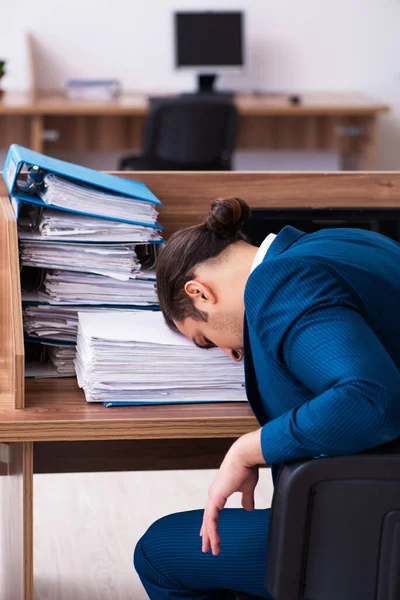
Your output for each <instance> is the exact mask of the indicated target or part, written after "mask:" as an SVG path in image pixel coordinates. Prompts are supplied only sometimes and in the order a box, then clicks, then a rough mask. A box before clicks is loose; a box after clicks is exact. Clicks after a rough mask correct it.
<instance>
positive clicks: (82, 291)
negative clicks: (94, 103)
mask: <svg viewBox="0 0 400 600" xmlns="http://www.w3.org/2000/svg"><path fill="white" fill-rule="evenodd" d="M31 300H41V301H42V302H43V301H46V302H49V303H50V304H57V303H63V304H66V303H67V304H93V305H96V304H97V305H98V304H105V305H127V306H153V305H158V297H157V291H156V280H155V273H154V271H143V272H142V273H140V275H139V276H138V277H136V278H135V279H129V280H128V281H118V280H117V279H112V278H111V277H104V276H102V275H93V274H91V273H75V272H73V271H47V272H46V275H45V278H44V284H43V290H42V291H39V293H38V295H37V296H36V298H31Z"/></svg>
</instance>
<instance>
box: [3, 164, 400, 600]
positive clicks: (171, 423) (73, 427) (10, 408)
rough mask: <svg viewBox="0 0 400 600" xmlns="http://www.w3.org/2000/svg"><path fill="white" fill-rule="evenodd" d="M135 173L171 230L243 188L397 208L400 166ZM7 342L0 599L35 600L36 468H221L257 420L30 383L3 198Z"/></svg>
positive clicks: (257, 198) (258, 201)
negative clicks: (119, 403)
mask: <svg viewBox="0 0 400 600" xmlns="http://www.w3.org/2000/svg"><path fill="white" fill-rule="evenodd" d="M124 175H125V176H127V177H132V175H131V174H126V173H125V174H124ZM134 177H135V179H139V180H141V181H143V182H145V183H147V184H148V185H149V186H150V188H151V189H152V190H153V191H154V192H155V193H156V194H157V195H158V196H159V197H160V199H161V200H163V202H164V205H163V207H162V210H161V215H160V217H161V221H162V222H164V223H165V224H166V226H167V233H168V234H170V233H171V232H172V231H174V230H176V229H178V228H181V227H182V226H184V225H193V224H195V223H197V222H199V220H200V219H202V218H203V217H204V215H205V212H206V210H207V208H208V206H209V203H210V201H211V200H212V199H213V198H214V197H215V196H217V195H220V194H233V193H235V194H237V195H241V196H243V197H244V198H246V199H247V200H248V202H249V203H250V205H251V206H253V207H276V208H277V207H282V208H290V207H299V206H303V207H309V208H312V207H318V208H323V207H325V208H335V207H345V206H347V207H349V208H357V207H358V208H360V207H368V208H377V209H380V208H382V209H384V208H391V209H398V210H399V214H400V173H369V174H368V173H351V174H350V173H336V174H327V175H325V174H307V173H302V174H295V173H287V174H277V173H272V174H271V173H270V174H266V173H135V174H134ZM4 192H5V190H4V186H2V185H1V184H0V194H1V193H4ZM0 339H1V344H0V476H1V481H0V483H1V485H0V529H1V544H2V546H3V548H2V549H3V552H1V555H2V561H3V562H2V565H1V568H2V572H1V574H0V597H1V599H2V600H33V586H34V574H33V502H34V494H33V481H34V477H33V475H34V473H65V472H90V471H113V470H124V471H125V470H132V469H137V470H152V469H172V468H210V467H215V466H217V465H218V464H219V462H220V460H221V458H222V456H223V454H224V453H225V451H226V450H227V448H228V447H229V446H230V445H231V443H232V441H233V439H234V438H235V437H237V436H239V435H241V434H243V433H245V432H247V431H250V430H252V429H254V428H255V427H256V422H255V419H254V417H253V416H252V414H251V411H250V409H249V407H248V406H247V405H245V404H236V403H228V404H223V405H221V404H216V405H211V406H210V405H203V406H201V405H200V406H169V407H124V408H122V407H121V408H108V409H107V408H104V407H103V406H97V405H88V404H87V403H86V402H85V399H84V396H83V393H82V392H81V391H80V390H79V389H78V388H77V386H76V383H75V381H74V380H73V379H67V380H61V379H59V380H51V379H49V380H29V381H27V382H26V388H25V382H24V379H23V375H24V373H23V338H22V318H21V304H20V288H19V266H18V247H17V236H16V224H15V219H14V218H13V213H12V212H11V211H10V205H9V202H8V200H7V199H3V200H2V201H1V202H0ZM24 391H25V394H24ZM17 406H19V407H20V408H16V407H17Z"/></svg>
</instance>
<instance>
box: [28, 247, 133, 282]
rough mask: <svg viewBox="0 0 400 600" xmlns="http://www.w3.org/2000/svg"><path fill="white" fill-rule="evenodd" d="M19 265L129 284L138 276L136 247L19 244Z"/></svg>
mask: <svg viewBox="0 0 400 600" xmlns="http://www.w3.org/2000/svg"><path fill="white" fill-rule="evenodd" d="M20 253H21V254H20V256H21V264H22V265H25V266H28V267H46V268H49V269H66V270H69V271H86V272H89V273H97V274H99V275H106V276H107V277H112V278H114V279H118V280H120V281H128V280H129V278H131V277H135V275H136V274H138V273H140V270H141V266H140V261H139V259H138V257H137V255H136V252H135V245H130V244H90V243H86V244H85V243H78V242H64V243H62V242H43V241H27V240H21V242H20Z"/></svg>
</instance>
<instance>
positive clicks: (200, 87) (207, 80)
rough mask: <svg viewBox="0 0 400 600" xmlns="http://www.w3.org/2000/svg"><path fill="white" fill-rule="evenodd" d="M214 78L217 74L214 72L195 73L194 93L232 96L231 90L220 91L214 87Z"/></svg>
mask: <svg viewBox="0 0 400 600" xmlns="http://www.w3.org/2000/svg"><path fill="white" fill-rule="evenodd" d="M216 79H217V75H216V74H215V73H214V74H213V75H197V91H196V92H195V93H196V94H201V95H209V96H225V97H228V98H229V97H232V96H233V92H223V91H222V92H221V91H220V90H216V89H214V84H215V80H216Z"/></svg>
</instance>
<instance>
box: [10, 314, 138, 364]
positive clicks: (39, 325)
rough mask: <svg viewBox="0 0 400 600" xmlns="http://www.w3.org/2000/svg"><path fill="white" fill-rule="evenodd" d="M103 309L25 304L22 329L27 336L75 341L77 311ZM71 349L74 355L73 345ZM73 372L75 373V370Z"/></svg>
mask: <svg viewBox="0 0 400 600" xmlns="http://www.w3.org/2000/svg"><path fill="white" fill-rule="evenodd" d="M104 310H107V309H105V308H100V307H97V308H87V307H83V306H65V305H64V306H63V305H61V306H60V305H58V306H57V305H50V304H38V305H37V306H25V307H24V308H23V312H22V316H23V321H24V331H25V332H26V334H27V335H28V336H29V337H39V338H42V339H43V338H46V339H48V340H60V341H64V342H76V337H77V334H78V311H79V312H93V311H104ZM113 310H115V309H113ZM132 310H133V309H132ZM124 311H125V312H126V311H127V309H126V308H124ZM73 350H74V353H73V354H74V356H75V348H74V347H73ZM73 374H75V371H74V372H73Z"/></svg>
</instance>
